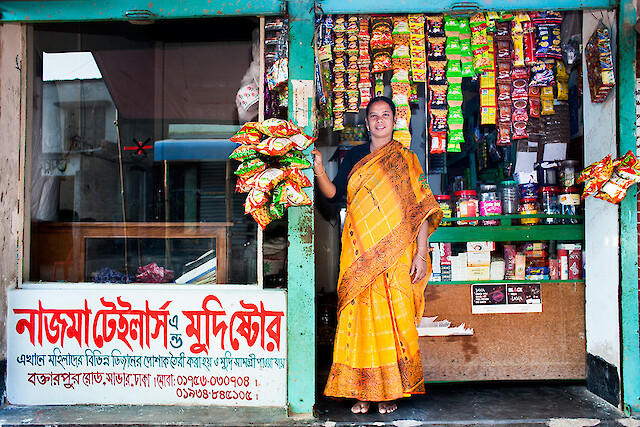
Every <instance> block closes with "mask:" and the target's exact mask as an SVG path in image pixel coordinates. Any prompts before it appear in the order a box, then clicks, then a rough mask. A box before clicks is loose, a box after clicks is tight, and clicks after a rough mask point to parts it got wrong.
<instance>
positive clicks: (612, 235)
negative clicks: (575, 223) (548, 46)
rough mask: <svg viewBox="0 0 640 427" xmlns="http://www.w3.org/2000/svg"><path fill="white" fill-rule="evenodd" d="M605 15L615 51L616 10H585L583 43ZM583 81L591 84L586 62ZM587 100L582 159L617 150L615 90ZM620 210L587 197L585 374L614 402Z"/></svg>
mask: <svg viewBox="0 0 640 427" xmlns="http://www.w3.org/2000/svg"><path fill="white" fill-rule="evenodd" d="M603 16H604V22H605V23H606V24H608V27H609V28H610V29H611V31H612V34H611V40H612V43H613V46H612V51H613V52H616V51H617V49H616V46H615V41H616V34H615V33H616V25H615V22H616V16H615V12H607V11H603V12H602V11H585V12H584V15H583V18H584V19H583V27H582V40H583V43H586V41H587V40H588V39H589V37H591V34H592V33H593V31H594V30H595V28H596V26H597V25H598V23H599V20H600V19H601V18H602V17H603ZM614 61H615V60H614ZM583 66H585V62H584V61H583ZM583 87H584V88H585V89H586V88H588V87H589V84H588V81H587V71H586V68H584V69H583ZM588 100H589V95H588V93H587V94H586V98H585V102H584V104H583V109H584V110H583V113H584V164H585V165H589V164H591V163H593V162H596V161H598V160H601V159H602V158H603V157H605V156H606V155H607V154H614V155H615V153H616V152H617V120H616V114H617V104H618V103H617V93H616V92H612V93H611V94H610V95H609V97H608V98H607V100H606V101H605V102H603V103H601V104H594V103H592V102H589V101H588ZM619 210H620V209H619V206H618V205H615V204H612V203H608V202H605V201H603V200H600V199H596V198H594V197H589V198H587V199H586V200H585V245H586V265H587V271H586V289H585V293H586V307H585V317H586V334H587V353H588V357H587V378H588V381H590V382H591V384H590V386H591V388H592V389H594V391H596V393H597V394H598V395H600V396H602V397H605V398H606V399H607V400H609V401H611V402H612V403H614V404H616V405H617V404H618V402H619V399H620V398H619V392H620V382H619V381H620V379H619V374H620V343H619V340H618V339H617V337H619V336H620V335H619V334H620V318H619V283H620V273H619V271H618V269H612V268H611V266H612V265H618V262H619V256H620V241H619V238H620V235H619V227H620V221H619ZM605 373H606V375H605Z"/></svg>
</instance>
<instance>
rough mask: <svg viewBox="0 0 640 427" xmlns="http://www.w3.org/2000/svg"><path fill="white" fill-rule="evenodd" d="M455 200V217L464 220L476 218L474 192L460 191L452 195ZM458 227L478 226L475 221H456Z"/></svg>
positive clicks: (476, 203)
mask: <svg viewBox="0 0 640 427" xmlns="http://www.w3.org/2000/svg"><path fill="white" fill-rule="evenodd" d="M453 196H454V197H455V199H456V217H457V218H466V217H473V216H478V198H477V195H476V192H475V190H461V191H456V192H455V193H453ZM457 224H458V225H478V221H477V220H471V221H461V220H458V221H457Z"/></svg>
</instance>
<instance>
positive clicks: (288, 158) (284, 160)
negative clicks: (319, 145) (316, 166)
mask: <svg viewBox="0 0 640 427" xmlns="http://www.w3.org/2000/svg"><path fill="white" fill-rule="evenodd" d="M278 160H279V163H280V165H281V166H282V167H283V168H285V169H290V168H297V169H306V168H310V167H311V162H310V161H309V160H307V157H306V156H305V155H304V154H303V153H302V152H301V151H298V150H292V151H289V152H288V153H286V154H285V155H283V156H282V157H280V158H279V159H278Z"/></svg>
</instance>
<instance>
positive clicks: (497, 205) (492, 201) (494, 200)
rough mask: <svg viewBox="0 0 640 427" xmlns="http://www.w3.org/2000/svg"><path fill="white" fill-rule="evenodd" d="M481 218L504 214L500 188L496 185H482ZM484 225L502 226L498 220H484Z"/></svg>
mask: <svg viewBox="0 0 640 427" xmlns="http://www.w3.org/2000/svg"><path fill="white" fill-rule="evenodd" d="M479 208H480V216H492V215H500V214H501V213H502V203H501V202H500V197H499V196H498V186H497V185H495V184H482V185H480V201H479ZM481 223H482V225H500V221H499V220H497V219H484V220H482V221H481Z"/></svg>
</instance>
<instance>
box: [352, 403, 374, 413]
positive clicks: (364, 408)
mask: <svg viewBox="0 0 640 427" xmlns="http://www.w3.org/2000/svg"><path fill="white" fill-rule="evenodd" d="M370 405H371V404H370V402H362V401H360V400H358V401H357V402H356V403H354V404H353V406H352V407H351V412H353V413H354V414H364V413H366V412H368V411H369V406H370Z"/></svg>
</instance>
